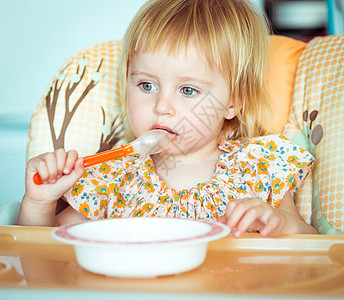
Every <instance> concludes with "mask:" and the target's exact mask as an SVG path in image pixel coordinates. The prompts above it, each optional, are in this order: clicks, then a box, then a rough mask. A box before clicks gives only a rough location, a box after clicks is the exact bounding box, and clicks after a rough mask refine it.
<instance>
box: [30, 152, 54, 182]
mask: <svg viewBox="0 0 344 300" xmlns="http://www.w3.org/2000/svg"><path fill="white" fill-rule="evenodd" d="M30 169H31V171H32V176H33V174H35V173H38V174H39V176H40V177H41V180H42V182H43V183H47V182H48V181H49V170H48V166H47V163H46V161H45V160H44V159H43V158H41V157H36V158H33V159H31V160H30V161H29V162H28V170H30Z"/></svg>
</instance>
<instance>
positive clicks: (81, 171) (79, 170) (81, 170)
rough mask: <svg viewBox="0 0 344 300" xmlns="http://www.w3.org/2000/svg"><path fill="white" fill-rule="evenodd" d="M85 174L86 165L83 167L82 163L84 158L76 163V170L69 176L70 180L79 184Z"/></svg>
mask: <svg viewBox="0 0 344 300" xmlns="http://www.w3.org/2000/svg"><path fill="white" fill-rule="evenodd" d="M84 173H85V168H84V165H83V161H82V158H81V157H80V158H79V159H78V160H77V161H76V162H75V165H74V169H73V171H72V172H71V173H70V174H69V178H70V179H71V180H72V181H74V182H77V181H78V179H79V178H80V177H81V176H82V175H84Z"/></svg>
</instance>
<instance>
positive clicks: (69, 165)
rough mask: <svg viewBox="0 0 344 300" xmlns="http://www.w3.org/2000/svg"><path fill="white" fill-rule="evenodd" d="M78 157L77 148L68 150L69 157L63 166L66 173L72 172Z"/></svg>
mask: <svg viewBox="0 0 344 300" xmlns="http://www.w3.org/2000/svg"><path fill="white" fill-rule="evenodd" d="M78 157H79V156H78V152H76V151H75V150H70V151H68V152H67V158H66V162H65V165H64V168H63V173H64V174H70V173H71V172H72V170H73V169H74V165H75V162H76V161H77V159H78Z"/></svg>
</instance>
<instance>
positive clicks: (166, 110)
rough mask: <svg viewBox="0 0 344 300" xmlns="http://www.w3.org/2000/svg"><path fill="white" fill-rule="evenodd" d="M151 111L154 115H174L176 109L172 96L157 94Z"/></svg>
mask: <svg viewBox="0 0 344 300" xmlns="http://www.w3.org/2000/svg"><path fill="white" fill-rule="evenodd" d="M153 112H154V113H155V114H156V115H169V116H174V115H175V113H176V111H175V107H174V101H173V98H172V97H171V96H170V95H160V96H158V98H157V101H156V103H155V106H154V110H153Z"/></svg>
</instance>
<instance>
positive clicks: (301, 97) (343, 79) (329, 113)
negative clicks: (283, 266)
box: [284, 35, 344, 234]
mask: <svg viewBox="0 0 344 300" xmlns="http://www.w3.org/2000/svg"><path fill="white" fill-rule="evenodd" d="M343 115H344V36H343V35H337V36H327V37H322V38H316V39H314V40H312V41H311V42H309V43H308V44H307V47H306V48H305V50H304V51H303V53H302V55H301V57H300V62H299V66H298V70H297V76H296V79H295V90H294V95H293V102H292V106H291V109H290V115H289V120H288V123H287V125H286V127H285V130H284V134H285V135H286V136H288V137H290V138H291V139H292V140H294V141H295V142H296V143H297V144H299V145H300V146H302V147H303V148H305V149H307V150H309V151H310V152H311V153H312V154H313V155H314V156H315V158H316V159H317V164H316V167H315V168H314V169H313V176H312V177H309V178H308V180H307V181H306V182H305V184H304V185H303V187H302V188H301V189H300V190H299V191H298V194H297V199H296V201H297V206H298V208H299V210H300V213H301V215H302V216H303V218H304V219H306V220H307V221H311V223H312V225H313V226H314V227H315V228H316V229H317V230H318V232H319V233H325V234H343V233H344V214H343V212H344V209H343V208H344V207H343V203H344V198H343V194H344V190H343V185H344V155H343V153H342V149H343V148H344V137H343V133H344V118H343Z"/></svg>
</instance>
